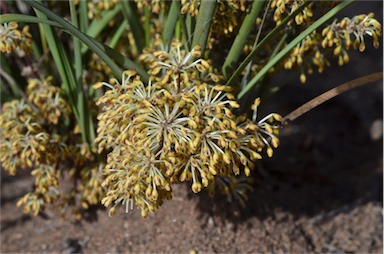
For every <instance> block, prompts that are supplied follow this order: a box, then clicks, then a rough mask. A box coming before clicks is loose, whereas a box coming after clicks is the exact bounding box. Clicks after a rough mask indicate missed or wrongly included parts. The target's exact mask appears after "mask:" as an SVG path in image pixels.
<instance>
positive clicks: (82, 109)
mask: <svg viewBox="0 0 384 254" xmlns="http://www.w3.org/2000/svg"><path fill="white" fill-rule="evenodd" d="M69 6H70V13H71V20H72V24H73V25H74V26H75V27H78V20H77V13H76V7H75V4H74V2H73V1H69ZM73 52H74V59H75V78H76V91H71V93H73V92H75V93H76V94H77V104H76V107H77V110H78V112H79V120H80V121H79V125H80V129H81V134H82V137H83V141H85V142H87V143H89V144H92V143H93V140H94V139H95V130H94V126H93V122H92V116H91V113H90V109H89V107H88V104H87V99H86V95H85V92H84V89H83V80H82V74H83V62H82V57H81V47H80V41H79V39H78V38H76V37H75V36H73Z"/></svg>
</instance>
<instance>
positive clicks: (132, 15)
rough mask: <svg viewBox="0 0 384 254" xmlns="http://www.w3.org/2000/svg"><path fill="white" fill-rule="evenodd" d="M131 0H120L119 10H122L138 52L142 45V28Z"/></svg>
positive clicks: (140, 50)
mask: <svg viewBox="0 0 384 254" xmlns="http://www.w3.org/2000/svg"><path fill="white" fill-rule="evenodd" d="M134 4H135V3H134V2H133V1H126V0H121V1H120V5H121V7H122V8H121V10H122V12H123V16H124V18H125V20H126V21H127V22H128V24H129V27H130V29H131V31H132V34H133V39H134V40H135V44H136V47H137V50H138V51H139V53H141V52H142V51H143V48H144V47H143V46H144V40H143V39H144V30H143V28H142V25H141V22H140V17H139V16H137V13H136V10H135V8H134Z"/></svg>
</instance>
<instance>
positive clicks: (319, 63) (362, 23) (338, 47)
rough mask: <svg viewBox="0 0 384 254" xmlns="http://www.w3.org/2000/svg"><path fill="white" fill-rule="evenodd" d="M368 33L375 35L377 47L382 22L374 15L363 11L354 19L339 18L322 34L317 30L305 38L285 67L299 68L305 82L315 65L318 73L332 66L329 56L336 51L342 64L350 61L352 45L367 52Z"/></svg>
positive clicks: (293, 51)
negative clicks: (349, 51)
mask: <svg viewBox="0 0 384 254" xmlns="http://www.w3.org/2000/svg"><path fill="white" fill-rule="evenodd" d="M365 36H370V37H372V38H373V46H374V47H375V48H378V47H379V39H378V38H379V37H380V36H381V25H380V23H379V22H378V21H377V20H376V19H374V18H373V14H372V13H371V14H368V15H365V14H362V15H358V16H355V17H353V18H352V19H350V18H343V19H342V20H341V21H340V22H337V20H335V21H334V22H333V23H332V24H331V25H329V26H327V27H325V28H324V29H323V30H322V33H321V34H320V33H317V32H316V31H314V32H313V33H312V34H310V35H308V36H307V37H306V38H305V39H304V40H302V41H301V42H300V43H299V44H298V45H297V46H296V47H295V48H294V49H293V50H292V52H291V53H290V55H289V56H288V57H287V58H286V60H285V61H284V68H285V69H292V68H299V70H300V72H301V75H300V80H301V82H302V83H305V81H306V75H305V72H306V73H309V74H312V73H313V70H312V66H313V65H314V66H316V67H317V69H318V72H319V73H321V72H323V70H324V68H325V67H327V66H329V65H330V62H329V60H328V59H327V57H328V56H329V55H330V54H333V55H334V56H335V57H337V59H338V64H339V65H344V64H345V63H348V61H349V55H348V52H347V50H349V49H350V48H351V46H352V47H353V48H354V49H359V50H360V51H364V49H365V42H364V41H365V39H364V37H365Z"/></svg>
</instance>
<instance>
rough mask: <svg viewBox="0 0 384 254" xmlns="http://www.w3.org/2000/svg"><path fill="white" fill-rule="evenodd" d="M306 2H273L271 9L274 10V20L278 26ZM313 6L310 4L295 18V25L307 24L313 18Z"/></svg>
mask: <svg viewBox="0 0 384 254" xmlns="http://www.w3.org/2000/svg"><path fill="white" fill-rule="evenodd" d="M303 3H304V1H302V0H273V1H272V3H271V8H274V9H275V10H274V13H273V20H274V21H275V22H276V24H277V25H278V24H280V22H281V21H282V20H283V19H284V17H285V16H288V15H290V14H291V13H292V12H294V11H295V10H297V8H299V7H300V5H302V4H303ZM313 4H314V3H310V4H309V5H308V6H306V7H305V8H304V9H303V10H302V11H301V12H300V13H298V14H297V15H296V16H295V23H296V24H297V25H302V24H304V23H307V22H308V21H309V20H310V19H311V18H312V16H313V11H312V8H313ZM292 23H293V21H290V22H289V23H288V24H292Z"/></svg>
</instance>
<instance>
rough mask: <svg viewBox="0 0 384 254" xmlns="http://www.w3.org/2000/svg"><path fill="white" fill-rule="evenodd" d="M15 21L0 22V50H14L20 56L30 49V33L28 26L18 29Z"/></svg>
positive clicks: (6, 51)
mask: <svg viewBox="0 0 384 254" xmlns="http://www.w3.org/2000/svg"><path fill="white" fill-rule="evenodd" d="M17 28H18V24H17V23H16V22H9V23H4V24H0V52H3V53H11V52H13V51H16V52H17V53H18V54H19V55H20V56H23V55H24V54H25V53H29V52H30V51H31V45H32V40H31V38H32V35H31V34H30V33H29V26H24V28H23V29H22V30H21V31H20V30H18V29H17Z"/></svg>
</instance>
